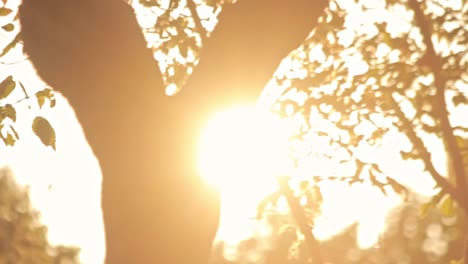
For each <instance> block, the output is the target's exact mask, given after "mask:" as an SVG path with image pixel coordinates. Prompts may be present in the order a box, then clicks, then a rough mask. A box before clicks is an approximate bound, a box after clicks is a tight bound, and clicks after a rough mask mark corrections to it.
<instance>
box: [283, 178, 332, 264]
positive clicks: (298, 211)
mask: <svg viewBox="0 0 468 264" xmlns="http://www.w3.org/2000/svg"><path fill="white" fill-rule="evenodd" d="M278 184H279V187H280V190H281V192H282V193H283V195H284V196H285V197H286V200H287V201H288V205H289V208H290V210H291V213H292V216H293V218H294V220H295V221H296V223H297V225H298V226H299V229H300V230H301V233H302V235H304V238H305V242H306V245H307V248H308V250H309V253H310V255H311V257H312V259H313V263H317V264H322V263H324V262H323V258H322V253H321V251H320V246H319V242H318V241H317V239H316V238H315V236H314V234H313V233H312V227H311V226H310V225H309V223H308V221H307V217H306V215H305V213H304V209H303V208H302V207H301V205H300V204H299V201H298V200H297V198H296V197H295V196H294V194H293V192H292V191H291V189H290V188H289V183H288V178H287V177H279V178H278Z"/></svg>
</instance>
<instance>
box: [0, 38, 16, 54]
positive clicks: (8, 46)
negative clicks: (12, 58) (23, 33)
mask: <svg viewBox="0 0 468 264" xmlns="http://www.w3.org/2000/svg"><path fill="white" fill-rule="evenodd" d="M20 40H21V38H20V34H19V33H18V34H16V36H15V38H14V39H13V40H12V41H11V42H10V43H8V45H6V46H5V47H4V48H3V50H2V52H1V53H0V57H2V56H4V55H5V54H7V53H8V52H9V51H10V50H12V49H13V48H14V47H16V44H18V43H19V42H20Z"/></svg>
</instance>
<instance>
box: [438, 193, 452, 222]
mask: <svg viewBox="0 0 468 264" xmlns="http://www.w3.org/2000/svg"><path fill="white" fill-rule="evenodd" d="M439 211H440V213H441V214H442V215H443V216H447V217H451V216H454V215H455V209H454V206H453V200H452V197H450V195H446V196H445V197H444V199H443V200H442V201H441V203H440V205H439Z"/></svg>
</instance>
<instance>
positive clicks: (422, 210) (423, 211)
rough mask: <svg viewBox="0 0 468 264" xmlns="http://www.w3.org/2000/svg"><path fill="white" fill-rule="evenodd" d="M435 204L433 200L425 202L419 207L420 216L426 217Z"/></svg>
mask: <svg viewBox="0 0 468 264" xmlns="http://www.w3.org/2000/svg"><path fill="white" fill-rule="evenodd" d="M433 206H434V204H433V203H432V201H431V202H428V203H424V204H422V205H421V206H420V207H419V216H420V217H423V218H424V217H426V216H427V213H428V212H429V209H431V208H432V207H433Z"/></svg>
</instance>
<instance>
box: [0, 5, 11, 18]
mask: <svg viewBox="0 0 468 264" xmlns="http://www.w3.org/2000/svg"><path fill="white" fill-rule="evenodd" d="M12 12H13V10H11V9H10V8H6V7H0V16H8V15H9V14H11V13H12Z"/></svg>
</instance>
